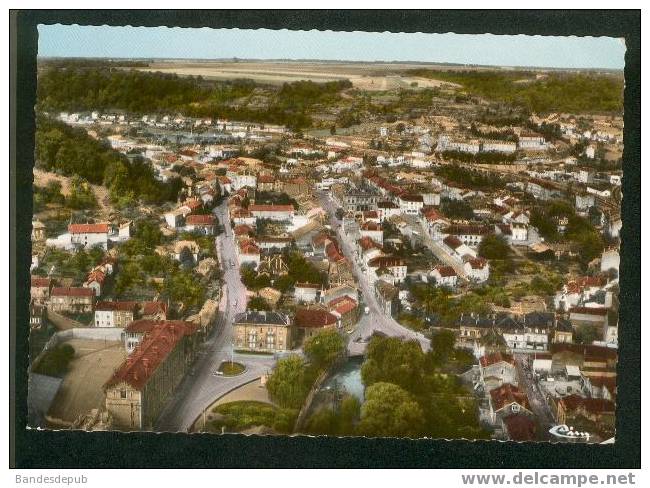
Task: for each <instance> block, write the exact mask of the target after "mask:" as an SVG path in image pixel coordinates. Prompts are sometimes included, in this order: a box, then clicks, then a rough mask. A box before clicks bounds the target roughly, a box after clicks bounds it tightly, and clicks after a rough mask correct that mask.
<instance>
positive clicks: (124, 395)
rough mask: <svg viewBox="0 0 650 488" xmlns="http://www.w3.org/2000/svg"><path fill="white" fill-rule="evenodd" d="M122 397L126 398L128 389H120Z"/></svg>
mask: <svg viewBox="0 0 650 488" xmlns="http://www.w3.org/2000/svg"><path fill="white" fill-rule="evenodd" d="M120 398H126V390H120Z"/></svg>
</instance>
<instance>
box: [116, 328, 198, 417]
mask: <svg viewBox="0 0 650 488" xmlns="http://www.w3.org/2000/svg"><path fill="white" fill-rule="evenodd" d="M138 322H141V324H139V325H138V326H137V327H136V326H134V328H138V327H140V325H141V326H142V327H140V329H142V334H143V335H142V340H141V342H140V343H139V344H137V346H136V347H135V348H134V350H133V352H132V353H131V354H130V355H129V356H128V357H127V359H126V360H125V361H124V362H123V363H122V365H121V366H120V367H119V368H118V369H117V370H116V371H115V373H114V374H113V376H112V377H111V378H110V379H109V380H108V381H107V382H106V383H105V384H104V392H105V395H106V397H105V398H106V399H105V405H106V410H107V411H108V412H109V413H110V415H111V417H112V419H113V425H115V427H117V428H120V429H124V430H148V429H151V428H153V425H154V422H155V421H156V419H157V418H158V415H160V412H161V410H162V408H163V406H164V405H165V402H166V401H167V399H168V398H169V396H170V395H171V394H172V392H173V391H174V389H175V388H176V386H178V383H180V381H181V379H182V378H183V376H184V375H185V373H186V372H187V369H188V367H189V366H190V364H191V362H192V361H193V359H194V351H195V349H196V344H195V342H196V337H197V336H196V335H195V332H196V327H195V326H194V325H193V324H191V323H189V322H181V321H159V322H153V321H138ZM143 322H144V323H143ZM132 324H137V323H136V322H133V323H132ZM140 329H138V330H140Z"/></svg>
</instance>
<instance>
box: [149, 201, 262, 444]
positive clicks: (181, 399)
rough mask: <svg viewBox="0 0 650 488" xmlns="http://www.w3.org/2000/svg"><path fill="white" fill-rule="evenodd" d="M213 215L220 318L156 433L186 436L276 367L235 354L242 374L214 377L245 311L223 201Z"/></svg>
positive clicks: (259, 357) (254, 357)
mask: <svg viewBox="0 0 650 488" xmlns="http://www.w3.org/2000/svg"><path fill="white" fill-rule="evenodd" d="M214 213H215V215H216V216H217V218H218V219H219V222H220V223H221V224H222V225H223V227H224V230H225V232H224V233H222V234H220V235H219V236H217V238H216V239H215V245H216V246H217V255H218V257H219V263H220V265H221V268H222V270H223V280H224V282H225V288H224V292H223V294H222V299H221V303H220V305H219V308H220V310H221V318H220V320H218V323H217V324H216V325H215V327H214V328H213V330H212V333H211V335H210V337H209V338H208V340H207V342H206V343H205V344H203V346H202V347H201V350H200V351H199V358H198V359H197V361H196V363H195V364H194V367H193V369H192V371H191V372H190V374H188V375H187V376H185V378H184V379H183V381H182V382H181V384H180V385H179V386H178V388H176V390H175V392H174V394H173V396H172V398H171V399H170V400H169V401H168V403H167V406H166V407H165V409H164V410H163V412H162V414H161V415H160V417H159V418H158V422H157V425H156V429H155V430H157V431H163V432H187V431H188V429H189V428H190V427H191V425H192V423H193V422H194V420H196V418H197V417H198V416H199V415H201V413H202V412H203V410H204V409H205V408H207V407H208V406H209V405H210V404H212V403H213V402H214V401H215V400H216V399H217V398H219V397H221V396H223V395H225V394H226V393H228V392H229V391H230V390H232V389H234V388H237V387H238V386H240V385H243V384H244V383H247V382H249V381H251V380H253V379H255V378H258V377H260V376H262V375H263V374H264V373H265V372H267V371H269V370H271V369H272V367H273V365H274V364H275V360H274V358H273V357H272V356H262V355H242V354H235V355H234V360H235V361H236V362H238V363H241V364H243V365H244V366H246V371H245V372H244V373H243V374H241V375H239V376H235V377H224V376H214V375H213V372H214V371H215V370H216V369H217V368H218V367H219V365H220V364H221V363H222V362H223V361H227V360H230V357H231V352H232V345H231V344H232V324H233V320H234V317H235V315H236V314H237V313H239V312H243V311H244V310H246V287H244V285H243V283H242V282H241V279H240V276H239V266H238V263H237V258H236V255H235V244H234V241H233V233H232V229H231V226H230V219H229V217H228V208H227V203H226V200H224V202H223V203H222V204H221V205H220V206H219V207H217V208H216V209H215V210H214ZM231 263H232V264H231ZM233 264H234V266H233Z"/></svg>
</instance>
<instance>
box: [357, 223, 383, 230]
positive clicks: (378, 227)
mask: <svg viewBox="0 0 650 488" xmlns="http://www.w3.org/2000/svg"><path fill="white" fill-rule="evenodd" d="M361 230H367V231H381V225H380V224H378V223H377V222H373V221H372V220H368V221H366V222H364V223H363V224H361Z"/></svg>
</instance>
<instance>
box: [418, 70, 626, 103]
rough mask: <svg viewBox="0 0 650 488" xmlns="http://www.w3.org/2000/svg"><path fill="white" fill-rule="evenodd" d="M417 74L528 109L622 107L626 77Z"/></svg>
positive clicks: (515, 72)
mask: <svg viewBox="0 0 650 488" xmlns="http://www.w3.org/2000/svg"><path fill="white" fill-rule="evenodd" d="M412 73H413V74H415V75H417V76H424V77H428V78H434V79H437V80H442V81H449V82H452V83H458V84H460V85H462V86H463V88H464V89H465V90H467V91H468V92H470V93H472V94H475V95H478V96H481V97H485V98H488V99H492V100H496V101H499V102H503V103H507V104H510V105H514V106H519V107H523V108H524V109H526V110H528V111H529V112H537V113H539V112H546V113H548V112H569V113H580V112H617V113H622V111H623V77H622V76H617V75H599V74H595V73H589V74H585V73H548V74H546V75H545V76H544V77H542V78H540V79H537V78H536V73H532V72H526V71H508V72H505V71H484V70H481V71H477V70H474V71H437V70H436V71H433V70H428V69H417V70H413V71H412Z"/></svg>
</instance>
